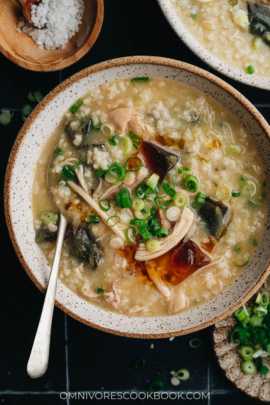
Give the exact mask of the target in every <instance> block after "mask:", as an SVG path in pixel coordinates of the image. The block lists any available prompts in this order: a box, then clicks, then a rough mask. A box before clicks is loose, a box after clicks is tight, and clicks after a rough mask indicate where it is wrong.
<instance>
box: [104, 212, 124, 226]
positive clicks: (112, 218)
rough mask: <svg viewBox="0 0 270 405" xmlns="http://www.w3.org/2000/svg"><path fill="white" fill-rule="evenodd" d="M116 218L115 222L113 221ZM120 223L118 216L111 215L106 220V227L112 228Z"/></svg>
mask: <svg viewBox="0 0 270 405" xmlns="http://www.w3.org/2000/svg"><path fill="white" fill-rule="evenodd" d="M114 218H116V220H114ZM120 221H121V218H120V217H119V216H118V215H113V216H111V217H110V218H108V219H107V225H108V226H109V227H110V228H112V227H113V226H115V225H116V224H118V223H119V222H120Z"/></svg>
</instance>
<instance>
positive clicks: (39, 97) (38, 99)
mask: <svg viewBox="0 0 270 405" xmlns="http://www.w3.org/2000/svg"><path fill="white" fill-rule="evenodd" d="M34 97H35V99H36V102H37V103H39V102H40V101H41V100H42V99H43V95H42V94H41V92H40V91H35V92H34Z"/></svg>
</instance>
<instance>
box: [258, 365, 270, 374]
mask: <svg viewBox="0 0 270 405" xmlns="http://www.w3.org/2000/svg"><path fill="white" fill-rule="evenodd" d="M268 371H269V368H268V367H266V366H265V365H264V364H262V365H261V367H260V368H259V372H260V373H261V374H263V375H266V374H267V373H268Z"/></svg>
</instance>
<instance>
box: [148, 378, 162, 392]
mask: <svg viewBox="0 0 270 405" xmlns="http://www.w3.org/2000/svg"><path fill="white" fill-rule="evenodd" d="M149 389H150V391H151V392H159V391H163V390H164V384H163V382H162V381H159V380H155V381H153V382H152V383H151V384H150V386H149Z"/></svg>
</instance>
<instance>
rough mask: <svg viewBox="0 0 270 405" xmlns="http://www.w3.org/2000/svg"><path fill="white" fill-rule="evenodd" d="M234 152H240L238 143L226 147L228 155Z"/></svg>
mask: <svg viewBox="0 0 270 405" xmlns="http://www.w3.org/2000/svg"><path fill="white" fill-rule="evenodd" d="M234 152H236V153H240V152H241V146H239V145H230V146H229V148H228V151H227V153H228V155H230V154H231V153H234Z"/></svg>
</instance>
